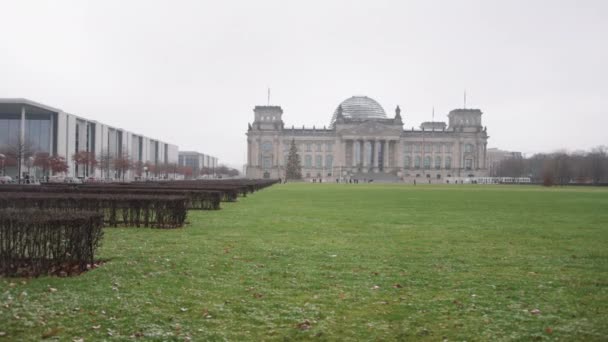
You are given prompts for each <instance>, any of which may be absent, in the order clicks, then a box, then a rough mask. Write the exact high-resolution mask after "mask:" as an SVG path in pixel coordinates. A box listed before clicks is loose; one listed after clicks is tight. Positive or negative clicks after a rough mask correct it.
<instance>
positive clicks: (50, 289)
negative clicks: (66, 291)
mask: <svg viewBox="0 0 608 342" xmlns="http://www.w3.org/2000/svg"><path fill="white" fill-rule="evenodd" d="M49 292H50V293H55V292H57V289H56V288H54V287H49Z"/></svg>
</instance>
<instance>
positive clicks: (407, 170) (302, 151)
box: [247, 96, 488, 182]
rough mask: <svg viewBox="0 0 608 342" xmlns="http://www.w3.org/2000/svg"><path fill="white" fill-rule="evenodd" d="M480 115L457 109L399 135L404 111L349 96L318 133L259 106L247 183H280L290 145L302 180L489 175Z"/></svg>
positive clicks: (249, 148)
mask: <svg viewBox="0 0 608 342" xmlns="http://www.w3.org/2000/svg"><path fill="white" fill-rule="evenodd" d="M481 116H482V112H481V110H479V109H455V110H452V111H451V112H450V113H449V114H448V118H449V123H448V124H446V123H444V122H425V123H423V124H422V125H421V126H420V128H419V129H414V128H413V127H412V128H411V129H404V128H403V119H402V116H401V110H400V109H399V107H397V108H396V109H395V115H394V117H392V118H388V117H387V116H386V114H385V112H384V109H382V107H381V106H380V105H379V104H378V103H377V102H376V101H374V100H373V99H371V98H368V97H363V96H356V97H351V98H349V99H347V100H345V101H343V102H342V103H341V104H340V105H339V106H338V108H336V110H335V112H334V114H333V117H332V120H331V124H330V126H329V127H323V128H316V127H312V128H305V127H302V128H295V127H293V126H292V127H290V128H289V127H285V124H284V122H283V110H282V109H281V107H279V106H256V107H255V108H254V121H253V123H251V124H249V129H248V132H247V177H250V178H279V177H281V178H283V177H285V166H286V163H287V155H288V152H289V147H290V145H291V141H292V140H293V141H295V143H296V146H297V147H298V154H299V156H300V159H301V162H302V175H303V176H304V178H305V179H312V178H317V179H319V178H322V179H324V180H325V181H328V180H331V181H335V180H336V179H337V178H341V179H348V178H359V179H363V178H366V179H376V180H386V181H413V180H414V179H416V178H419V180H420V181H426V180H432V181H433V182H438V181H441V182H443V180H444V179H450V178H452V177H473V176H474V177H483V176H487V163H486V151H487V142H488V135H487V131H486V129H485V128H484V127H483V126H482V123H481Z"/></svg>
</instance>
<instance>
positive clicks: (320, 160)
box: [315, 154, 323, 169]
mask: <svg viewBox="0 0 608 342" xmlns="http://www.w3.org/2000/svg"><path fill="white" fill-rule="evenodd" d="M315 167H316V168H317V169H320V168H322V167H323V156H322V155H320V154H317V155H316V156H315Z"/></svg>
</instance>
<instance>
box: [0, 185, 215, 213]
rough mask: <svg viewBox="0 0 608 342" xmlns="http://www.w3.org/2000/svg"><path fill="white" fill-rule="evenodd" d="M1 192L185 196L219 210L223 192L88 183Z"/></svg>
mask: <svg viewBox="0 0 608 342" xmlns="http://www.w3.org/2000/svg"><path fill="white" fill-rule="evenodd" d="M0 192H35V193H83V194H112V195H149V196H150V195H151V196H185V197H186V198H187V199H188V203H187V206H188V209H192V210H218V209H220V202H221V200H222V196H223V193H222V192H221V191H210V190H196V189H194V190H192V189H184V190H180V189H175V188H164V187H154V188H153V187H127V186H120V185H112V184H108V185H103V186H96V185H87V186H70V185H64V184H62V185H56V186H31V185H7V186H2V187H0Z"/></svg>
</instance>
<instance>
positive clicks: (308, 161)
mask: <svg viewBox="0 0 608 342" xmlns="http://www.w3.org/2000/svg"><path fill="white" fill-rule="evenodd" d="M304 167H306V168H307V169H310V168H312V156H311V155H310V154H307V155H305V156H304Z"/></svg>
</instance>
